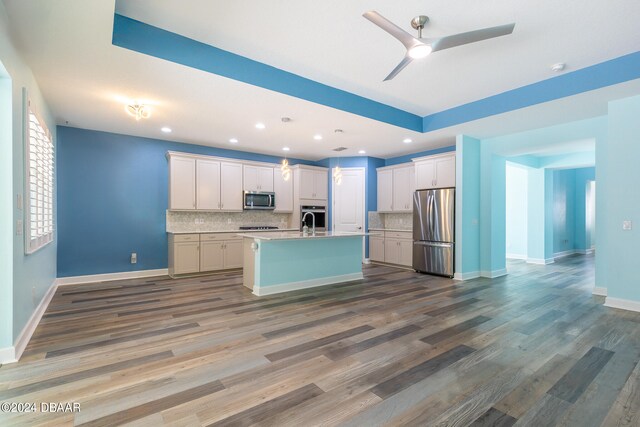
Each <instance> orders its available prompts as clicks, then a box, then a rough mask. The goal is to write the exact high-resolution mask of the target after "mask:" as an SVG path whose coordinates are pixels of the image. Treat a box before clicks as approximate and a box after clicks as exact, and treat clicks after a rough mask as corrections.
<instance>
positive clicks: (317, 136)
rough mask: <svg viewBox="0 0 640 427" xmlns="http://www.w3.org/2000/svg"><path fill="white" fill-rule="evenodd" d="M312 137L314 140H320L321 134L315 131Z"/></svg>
mask: <svg viewBox="0 0 640 427" xmlns="http://www.w3.org/2000/svg"><path fill="white" fill-rule="evenodd" d="M313 139H315V140H316V141H320V140H322V135H320V134H319V133H317V134H315V135H313Z"/></svg>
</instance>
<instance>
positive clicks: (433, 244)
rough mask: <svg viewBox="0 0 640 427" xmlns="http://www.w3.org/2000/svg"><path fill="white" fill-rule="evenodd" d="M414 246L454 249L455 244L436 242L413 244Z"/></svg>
mask: <svg viewBox="0 0 640 427" xmlns="http://www.w3.org/2000/svg"><path fill="white" fill-rule="evenodd" d="M413 244H414V245H418V246H430V247H433V248H452V247H453V243H436V242H421V241H418V242H413Z"/></svg>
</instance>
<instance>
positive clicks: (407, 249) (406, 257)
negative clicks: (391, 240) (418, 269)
mask: <svg viewBox="0 0 640 427" xmlns="http://www.w3.org/2000/svg"><path fill="white" fill-rule="evenodd" d="M398 248H399V254H398V264H400V265H405V266H407V267H411V266H412V265H413V241H412V240H398Z"/></svg>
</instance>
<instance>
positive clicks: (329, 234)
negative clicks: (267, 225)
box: [238, 231, 368, 240]
mask: <svg viewBox="0 0 640 427" xmlns="http://www.w3.org/2000/svg"><path fill="white" fill-rule="evenodd" d="M367 235H368V233H362V232H360V233H349V232H346V231H316V234H312V233H309V234H302V233H301V232H299V231H298V232H295V233H294V232H280V233H268V234H261V233H238V236H242V237H246V238H248V239H256V240H295V239H298V240H299V239H333V238H339V237H364V236H367Z"/></svg>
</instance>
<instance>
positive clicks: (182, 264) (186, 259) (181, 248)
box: [173, 242, 200, 274]
mask: <svg viewBox="0 0 640 427" xmlns="http://www.w3.org/2000/svg"><path fill="white" fill-rule="evenodd" d="M199 249H200V243H199V242H177V243H174V244H173V251H174V252H173V259H174V274H187V273H197V272H198V271H200V253H199V252H200V251H199Z"/></svg>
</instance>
